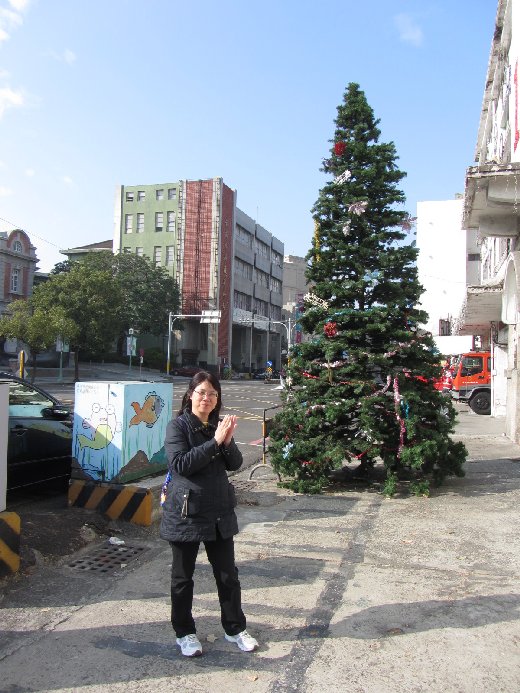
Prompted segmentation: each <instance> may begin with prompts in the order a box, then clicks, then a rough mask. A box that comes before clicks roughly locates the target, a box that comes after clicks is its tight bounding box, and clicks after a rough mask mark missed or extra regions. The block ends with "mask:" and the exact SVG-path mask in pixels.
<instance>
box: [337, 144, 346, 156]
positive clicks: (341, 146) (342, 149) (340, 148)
mask: <svg viewBox="0 0 520 693" xmlns="http://www.w3.org/2000/svg"><path fill="white" fill-rule="evenodd" d="M346 148H347V145H346V144H345V142H336V143H335V144H334V154H336V156H341V155H342V154H344V153H345V149H346Z"/></svg>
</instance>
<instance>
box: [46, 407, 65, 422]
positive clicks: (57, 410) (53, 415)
mask: <svg viewBox="0 0 520 693" xmlns="http://www.w3.org/2000/svg"><path fill="white" fill-rule="evenodd" d="M42 416H43V418H44V419H57V420H58V421H64V420H65V419H68V418H69V416H70V412H69V410H68V409H65V408H64V407H44V408H43V409H42Z"/></svg>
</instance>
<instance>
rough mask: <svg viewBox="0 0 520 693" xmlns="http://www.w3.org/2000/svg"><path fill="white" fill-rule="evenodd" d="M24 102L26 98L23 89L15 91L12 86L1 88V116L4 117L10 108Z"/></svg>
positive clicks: (21, 104)
mask: <svg viewBox="0 0 520 693" xmlns="http://www.w3.org/2000/svg"><path fill="white" fill-rule="evenodd" d="M24 103H25V98H24V95H23V94H22V92H21V90H18V91H15V90H14V89H11V88H10V87H4V88H3V89H0V118H2V116H3V115H4V113H5V112H6V111H7V109H8V108H15V107H20V106H23V105H24Z"/></svg>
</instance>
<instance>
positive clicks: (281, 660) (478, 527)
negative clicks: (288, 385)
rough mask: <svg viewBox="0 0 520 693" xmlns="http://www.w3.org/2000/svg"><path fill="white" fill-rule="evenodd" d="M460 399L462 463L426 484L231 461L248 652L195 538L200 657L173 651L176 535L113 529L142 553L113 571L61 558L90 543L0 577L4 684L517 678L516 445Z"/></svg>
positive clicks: (208, 686)
mask: <svg viewBox="0 0 520 693" xmlns="http://www.w3.org/2000/svg"><path fill="white" fill-rule="evenodd" d="M459 409H460V411H459V422H458V424H457V430H456V434H455V437H456V438H457V439H461V440H463V441H464V443H465V444H466V445H467V447H468V450H469V453H470V454H469V461H468V463H467V465H466V477H464V478H462V479H450V480H448V481H447V482H446V483H445V484H444V486H442V487H441V488H440V489H437V490H435V492H434V493H433V494H432V496H431V498H410V497H396V498H394V499H392V500H387V499H384V498H383V497H382V496H380V495H379V494H378V493H375V492H371V491H365V490H360V489H359V488H356V487H355V486H352V487H346V488H345V489H344V490H342V491H341V492H335V493H330V494H326V495H321V496H303V495H298V494H292V493H290V492H286V491H283V490H281V489H278V488H277V487H276V484H275V483H274V481H270V480H267V479H264V480H261V481H254V482H251V481H250V480H249V479H248V473H247V472H243V473H242V474H241V475H240V474H239V475H237V477H236V478H235V479H234V481H235V483H236V484H237V486H238V488H239V490H240V492H241V494H240V495H241V498H242V504H241V505H240V507H239V509H238V513H239V520H240V526H241V532H240V534H239V535H238V537H237V540H236V553H237V563H238V567H239V571H240V576H241V581H242V586H243V601H244V610H245V612H246V614H247V616H248V628H249V630H250V631H251V632H252V633H253V634H254V635H255V636H256V637H257V638H258V640H259V641H260V642H261V648H260V650H259V651H258V652H257V653H255V654H246V653H243V652H240V651H238V649H236V646H234V645H232V644H231V643H227V642H225V641H224V640H223V638H222V631H221V627H220V624H219V613H218V603H217V600H216V595H215V588H214V583H213V577H212V574H211V570H210V568H209V566H208V564H207V561H206V560H205V558H204V557H203V552H201V555H200V559H199V561H200V562H199V565H198V568H197V571H196V576H195V581H196V598H195V615H196V620H197V624H198V634H199V637H200V639H201V641H202V644H203V648H204V655H203V656H202V657H200V658H196V659H194V660H190V659H186V658H183V657H181V656H180V654H179V652H178V648H177V647H176V646H175V645H174V638H173V635H172V631H171V626H170V624H169V563H170V552H169V547H168V546H167V545H166V544H165V543H164V542H161V541H160V540H159V539H158V538H157V528H156V527H152V528H149V529H148V530H146V529H145V528H135V527H134V528H132V529H131V530H125V528H124V526H119V527H117V526H114V527H113V529H114V532H115V531H116V530H117V531H118V536H119V537H122V538H123V539H124V540H125V541H126V543H127V545H128V546H135V547H137V548H139V549H142V552H141V554H140V555H139V556H138V557H137V558H135V559H133V560H127V559H126V558H125V559H124V561H122V562H121V564H118V565H117V567H116V568H115V569H114V570H112V571H110V570H109V571H107V572H105V573H103V572H100V571H97V570H78V569H77V568H73V567H70V564H71V560H72V559H76V558H78V557H87V558H88V556H89V555H92V552H93V550H94V549H95V548H96V546H97V545H95V544H94V545H90V546H89V547H87V548H86V549H85V550H83V551H82V552H80V553H79V554H75V555H74V556H73V557H70V556H69V557H67V558H65V559H63V561H61V562H60V563H58V564H56V565H41V566H38V567H36V568H35V570H34V572H33V573H32V574H31V575H29V576H25V577H20V578H19V579H16V578H15V579H14V580H10V581H9V582H8V583H4V585H3V589H2V593H1V600H2V601H1V602H0V606H1V608H2V616H1V625H0V629H1V634H0V671H1V672H2V675H1V683H0V690H1V691H3V692H5V693H18V692H19V691H27V692H29V691H53V692H57V691H60V692H61V691H75V692H77V691H81V690H83V689H85V691H87V690H88V692H89V693H93V692H98V691H103V692H105V691H108V690H109V691H125V692H128V691H131V692H133V691H136V692H139V693H141V692H148V691H154V692H155V691H158V690H163V691H170V690H171V691H179V690H191V691H198V692H202V691H204V692H206V691H207V692H208V693H209V692H210V691H211V692H212V693H213V692H214V691H217V690H225V691H240V692H241V693H249V692H250V691H251V692H253V691H254V692H264V691H265V692H267V691H270V692H278V691H302V692H305V693H306V692H314V691H319V692H320V693H322V691H323V690H327V689H331V690H332V689H334V690H338V691H350V692H353V693H357V692H360V693H361V692H363V693H365V692H368V693H383V692H384V693H388V692H396V693H412V691H413V692H414V693H417V692H423V691H424V692H426V691H428V693H441V692H442V693H446V692H450V691H457V692H458V693H466V692H467V693H470V692H471V693H475V692H477V693H479V692H484V691H485V692H488V691H492V692H493V693H498V692H504V693H505V692H507V693H513V692H516V691H518V689H519V682H520V627H519V621H518V617H519V605H520V584H519V574H520V571H519V568H520V538H519V533H518V530H517V525H518V507H519V504H520V447H519V446H517V445H515V444H513V443H511V441H508V439H507V438H506V437H505V436H504V435H503V430H504V425H503V421H502V420H497V419H492V418H491V417H481V416H477V415H475V414H473V412H471V411H469V410H468V409H467V408H463V406H460V407H459ZM125 532H127V533H125ZM103 545H104V546H106V542H104V543H103ZM100 546H101V544H100ZM112 548H113V547H112Z"/></svg>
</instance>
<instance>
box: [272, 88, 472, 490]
mask: <svg viewBox="0 0 520 693" xmlns="http://www.w3.org/2000/svg"><path fill="white" fill-rule="evenodd" d="M378 123H379V121H378V120H375V118H374V114H373V111H372V109H371V108H370V106H369V105H368V103H367V100H366V97H365V95H364V93H363V92H362V91H360V89H359V86H358V85H357V84H350V85H349V86H348V88H347V90H346V92H345V94H344V100H343V103H342V104H341V105H340V106H339V107H338V114H337V118H336V121H335V124H336V129H335V133H334V139H333V140H332V141H331V144H332V146H331V150H330V157H329V158H328V159H326V160H324V162H323V169H322V170H323V171H324V172H325V173H326V174H328V175H330V177H331V179H330V180H329V182H328V183H326V185H325V186H324V187H323V188H322V190H321V191H320V195H319V198H318V200H317V202H316V204H315V206H314V208H313V210H312V212H313V218H314V221H315V226H316V233H315V238H314V243H313V247H312V248H311V250H310V251H309V253H308V255H307V260H308V270H307V278H308V280H309V282H310V283H311V285H312V286H313V288H312V294H311V295H307V297H306V299H305V306H304V313H303V316H302V317H301V320H300V321H301V323H302V326H303V328H304V332H305V333H307V334H310V335H312V339H311V341H309V342H305V343H301V344H298V345H296V346H295V347H294V348H293V350H292V353H291V359H290V365H289V367H288V371H287V376H288V378H287V388H286V390H285V393H284V399H285V402H284V405H285V406H284V407H283V410H282V411H281V413H280V414H278V415H277V416H276V417H275V419H274V421H273V427H272V430H271V433H270V447H269V452H270V456H271V462H272V464H273V467H274V468H275V470H276V471H277V472H278V473H279V474H280V475H281V476H282V477H283V478H284V479H285V481H284V482H283V483H284V485H286V486H288V487H290V488H292V489H294V490H296V491H300V492H311V493H314V492H320V491H321V490H322V489H323V488H325V487H326V486H327V484H329V483H330V481H329V474H330V471H331V470H333V469H335V468H340V467H344V468H346V469H347V470H349V469H352V470H353V473H355V474H356V476H359V474H363V475H364V476H365V477H366V478H368V479H370V477H371V475H372V476H373V475H374V472H375V470H376V469H380V464H379V465H378V466H376V464H377V463H378V462H379V463H381V462H382V463H383V465H384V471H385V474H386V486H385V487H384V489H385V490H386V492H387V493H388V494H389V495H391V494H392V493H394V492H395V490H396V487H397V486H396V481H397V480H398V479H404V478H406V479H408V480H410V479H411V480H412V483H413V484H415V486H414V489H416V488H419V489H421V492H422V493H426V492H427V489H428V483H429V480H431V479H432V480H434V481H435V482H436V483H440V482H441V481H442V479H443V478H444V477H445V476H446V475H457V476H462V475H463V470H462V466H463V463H464V461H465V458H466V454H467V453H466V450H465V448H464V446H463V444H462V443H454V442H453V441H452V440H451V439H450V436H449V434H450V432H452V431H453V425H454V420H455V411H454V408H453V406H452V404H451V401H450V400H449V398H447V397H446V396H445V395H443V394H442V393H441V392H438V391H437V390H436V389H435V388H434V387H433V380H434V379H435V378H437V377H439V376H440V373H441V368H440V365H439V358H440V356H439V354H437V353H436V352H435V345H434V342H433V339H432V337H431V335H430V334H427V333H424V331H422V330H421V329H420V327H419V326H420V324H422V323H425V322H426V320H427V315H426V313H425V312H424V311H422V310H420V296H421V293H422V287H421V286H420V284H419V282H418V278H417V268H416V259H417V249H416V248H415V242H414V241H412V242H409V240H408V239H409V237H408V233H409V232H410V231H411V228H412V221H413V220H412V219H411V218H410V216H409V215H408V214H407V213H406V212H404V211H401V210H399V208H398V207H399V205H402V204H403V203H404V201H405V198H404V195H403V193H402V191H401V190H400V189H399V187H398V185H399V182H400V181H401V180H402V179H403V178H404V176H405V175H406V174H405V173H403V172H402V171H400V170H399V169H398V167H397V165H396V161H397V158H398V157H397V155H396V151H395V146H394V144H393V143H392V142H390V143H380V142H379V137H380V131H379V129H378ZM417 484H419V485H417Z"/></svg>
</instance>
